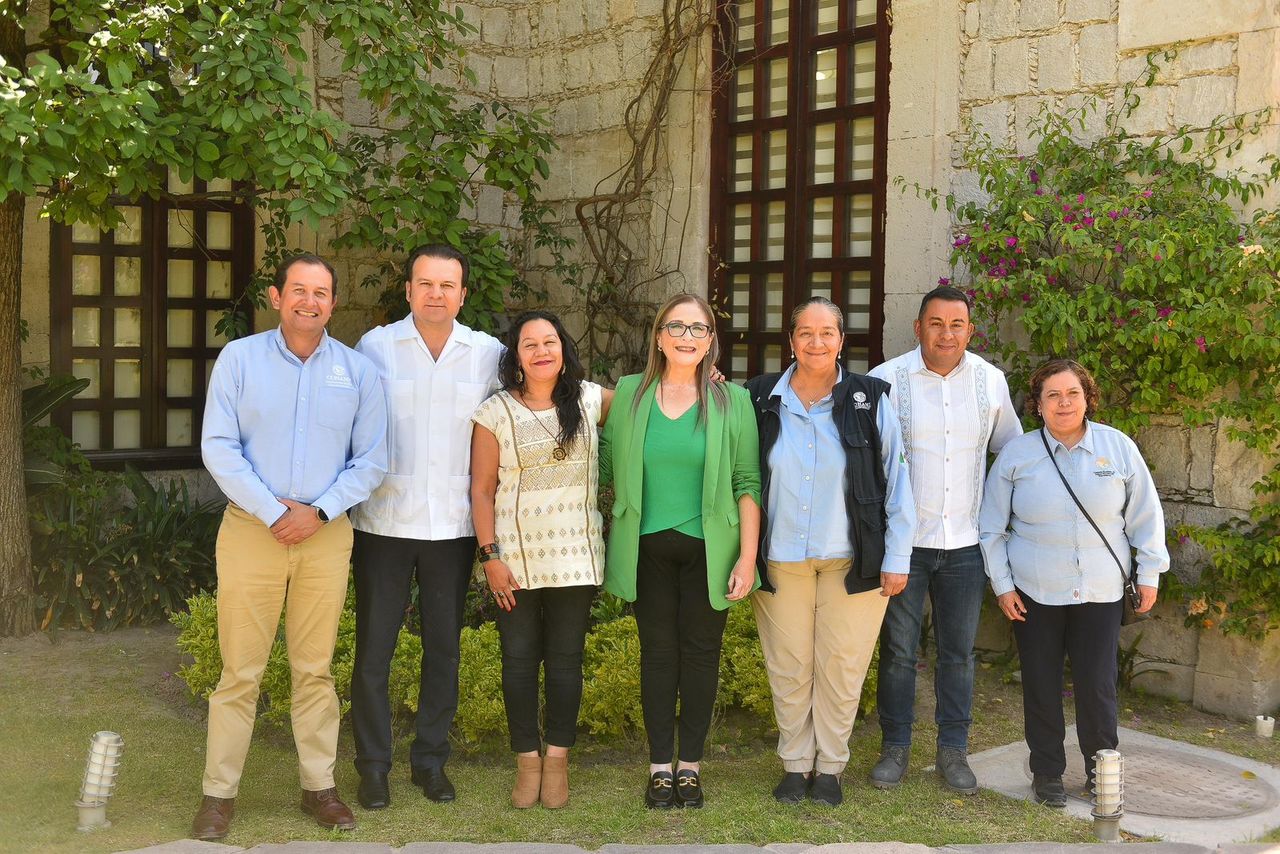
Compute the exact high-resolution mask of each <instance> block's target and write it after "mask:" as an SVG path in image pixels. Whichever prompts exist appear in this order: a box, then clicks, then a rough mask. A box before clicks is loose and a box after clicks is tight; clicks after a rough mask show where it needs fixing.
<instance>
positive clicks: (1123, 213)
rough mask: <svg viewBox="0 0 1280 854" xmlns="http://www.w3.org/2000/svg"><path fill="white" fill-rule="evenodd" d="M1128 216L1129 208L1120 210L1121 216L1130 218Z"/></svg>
mask: <svg viewBox="0 0 1280 854" xmlns="http://www.w3.org/2000/svg"><path fill="white" fill-rule="evenodd" d="M1128 215H1129V209H1128V208H1122V209H1121V210H1120V216H1128Z"/></svg>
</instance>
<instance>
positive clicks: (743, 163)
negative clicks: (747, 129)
mask: <svg viewBox="0 0 1280 854" xmlns="http://www.w3.org/2000/svg"><path fill="white" fill-rule="evenodd" d="M751 147H752V143H751V134H743V135H742V136H735V137H734V138H733V167H732V168H733V178H732V184H733V192H735V193H740V192H742V191H743V190H750V189H751Z"/></svg>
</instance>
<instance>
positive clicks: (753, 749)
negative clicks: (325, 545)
mask: <svg viewBox="0 0 1280 854" xmlns="http://www.w3.org/2000/svg"><path fill="white" fill-rule="evenodd" d="M174 637H175V633H174V631H173V630H171V629H169V628H168V627H157V628H152V629H131V630H125V631H120V632H115V633H112V634H106V635H95V634H88V633H79V632H63V633H58V634H55V635H53V636H46V635H37V636H33V637H30V638H23V639H17V640H6V641H2V642H0V685H2V686H3V693H2V694H0V732H2V733H4V735H5V749H6V756H5V759H4V761H3V762H0V851H6V852H7V851H14V852H27V851H50V852H57V851H119V850H124V849H130V848H138V847H143V846H146V845H150V844H155V843H158V842H166V841H170V840H173V839H177V838H181V837H183V836H185V834H186V832H187V829H188V827H189V823H190V820H191V817H192V814H193V812H194V810H195V807H196V805H197V803H198V802H199V795H200V792H199V786H200V774H201V769H202V767H203V751H204V735H205V730H204V716H203V715H204V713H203V709H202V708H201V704H197V703H194V702H192V701H191V700H189V699H188V698H187V696H186V693H185V686H184V685H183V684H182V682H181V681H180V680H178V679H177V678H176V677H172V676H170V675H169V674H171V673H172V672H173V671H174V670H175V669H176V667H177V665H178V663H179V658H178V654H177V652H176V650H175V648H174V645H173V641H174ZM926 681H931V680H925V679H922V680H921V688H922V690H921V692H920V693H921V712H922V713H921V714H920V715H919V717H920V718H921V719H922V720H925V721H927V723H925V724H922V725H919V726H918V728H917V736H916V744H917V745H918V746H917V748H916V751H915V753H914V755H913V757H912V762H913V772H912V773H911V774H910V775H909V776H908V778H907V781H906V782H904V783H903V785H902V786H901V787H899V788H898V789H897V790H895V791H893V792H879V791H877V790H874V789H872V788H871V787H870V786H869V785H868V784H867V783H866V782H865V779H866V772H867V770H868V769H869V768H870V766H871V764H872V763H873V762H874V761H875V756H876V751H877V748H878V746H879V730H878V728H877V727H876V725H875V723H874V720H872V721H870V722H859V724H858V726H857V727H856V728H855V730H854V737H853V748H852V749H853V757H852V759H851V762H850V768H849V771H848V772H847V773H846V777H845V783H846V786H845V791H846V798H847V800H846V802H845V804H844V805H843V806H841V807H839V808H836V809H828V808H819V807H817V806H813V805H808V804H805V805H801V806H798V807H784V806H782V805H779V804H777V803H775V802H774V801H773V799H772V798H771V797H770V794H769V792H770V789H771V788H772V786H773V784H774V783H775V782H776V778H777V777H778V775H779V773H780V767H779V765H778V762H777V758H776V757H775V756H774V754H773V747H774V738H775V737H776V736H775V734H774V733H773V732H772V731H770V730H768V729H767V728H766V727H765V726H762V725H761V724H760V723H759V722H758V721H753V720H722V721H718V722H717V724H716V726H715V728H714V729H713V731H712V737H711V744H710V746H709V748H708V755H707V757H706V760H705V762H704V772H703V774H704V776H703V779H704V782H705V785H706V787H707V806H706V808H705V809H703V810H701V811H692V810H690V811H673V812H670V813H655V812H651V811H649V810H646V809H644V808H643V805H642V800H641V796H642V791H643V786H644V783H645V779H646V776H647V764H646V762H645V751H644V749H643V747H642V745H641V744H640V743H639V742H636V743H632V744H617V743H610V744H600V743H595V742H593V741H592V740H591V739H590V738H588V737H584V738H582V739H580V743H579V748H578V750H576V751H575V755H574V758H573V761H572V764H571V766H570V774H571V788H572V800H571V802H570V805H569V806H568V807H567V808H566V809H563V810H558V811H554V812H553V811H550V810H542V809H539V808H535V809H532V810H515V809H513V808H512V807H511V806H510V805H509V802H508V795H509V793H510V786H511V781H512V776H513V766H514V763H513V761H512V760H511V759H510V757H509V755H508V754H507V753H506V751H505V750H504V749H503V747H502V746H501V745H496V744H495V745H491V746H489V747H487V748H484V749H474V750H458V751H457V752H456V753H455V757H454V759H453V760H451V761H450V764H449V772H450V776H451V777H452V779H453V780H454V782H455V783H456V784H457V787H458V790H459V793H460V794H459V799H458V801H457V802H455V803H453V804H449V805H437V804H432V803H430V802H428V801H426V800H425V799H424V798H423V797H422V796H421V794H420V793H419V791H418V790H417V789H415V788H413V787H412V786H410V785H409V783H408V780H407V776H408V772H407V765H406V763H405V757H404V754H405V750H406V746H405V743H404V742H402V743H401V745H400V751H401V753H400V755H398V757H397V760H398V765H397V767H396V769H395V770H394V772H393V776H392V805H391V807H390V808H389V809H387V810H383V811H381V812H372V813H370V812H363V811H361V810H359V809H358V808H357V818H358V820H359V822H360V826H359V827H358V828H357V830H355V831H354V832H353V833H350V834H332V835H331V834H329V833H327V832H325V831H323V830H321V829H320V828H319V827H317V826H316V825H315V824H314V823H312V822H311V820H310V819H308V818H307V817H306V816H304V815H303V814H302V813H301V812H300V811H299V810H298V807H297V800H298V782H297V773H296V760H295V756H294V752H293V745H292V741H291V740H290V738H289V736H288V734H287V733H284V732H281V731H279V730H275V729H272V728H270V727H268V726H263V727H261V728H260V729H259V732H258V733H257V734H256V736H255V739H254V743H253V747H252V749H251V750H250V753H249V760H248V765H247V767H246V769H245V775H244V782H243V784H242V786H241V790H240V797H239V799H238V802H237V807H238V813H237V817H236V821H235V823H234V824H233V826H232V833H231V835H230V836H229V837H228V838H227V839H226V842H227V843H229V844H234V845H239V846H244V847H248V846H251V845H256V844H259V843H265V842H283V841H287V840H294V839H297V840H314V839H330V838H334V839H350V840H352V841H366V842H371V841H377V842H386V843H390V844H392V845H403V844H406V843H409V842H414V841H426V840H444V841H466V842H498V841H539V842H563V843H571V844H575V845H580V846H582V847H584V848H595V847H598V846H600V845H603V844H605V843H609V842H619V843H643V844H663V843H670V844H677V843H693V842H697V843H727V842H738V843H748V844H764V843H768V842H790V841H795V842H811V843H827V842H847V841H884V840H898V841H903V842H921V843H925V844H929V845H935V846H936V845H942V844H947V843H974V842H1011V841H1030V840H1046V841H1064V842H1067V841H1089V840H1091V839H1092V838H1093V837H1092V833H1091V831H1090V827H1089V825H1088V824H1087V823H1085V822H1082V821H1078V820H1075V819H1071V818H1067V817H1065V816H1063V815H1061V814H1059V813H1054V812H1052V811H1049V810H1046V809H1042V808H1038V807H1034V806H1032V805H1030V804H1026V803H1022V802H1015V801H1011V800H1008V799H1006V798H1004V797H1002V796H999V795H996V794H992V793H988V792H983V793H981V794H979V795H977V796H976V797H973V798H963V797H959V796H956V795H954V794H951V793H949V792H947V791H946V790H944V789H943V788H942V787H940V786H939V785H938V783H937V782H936V781H935V779H934V777H933V776H932V775H925V774H920V773H918V771H916V770H915V769H918V768H920V767H922V766H925V765H928V764H930V763H931V762H932V761H933V757H932V745H933V735H934V733H933V731H932V729H933V728H932V723H931V719H932V699H931V694H930V693H929V691H928V690H926V689H927V686H926V685H925V684H924V683H925V682H926ZM464 690H465V686H464ZM977 694H978V696H977V698H976V701H975V707H976V709H977V713H976V717H977V720H976V721H975V723H974V729H973V734H972V745H971V746H972V749H973V750H974V751H975V752H976V751H978V750H984V749H986V748H989V747H994V746H997V745H1001V744H1006V743H1008V742H1010V741H1016V740H1019V739H1020V738H1021V727H1022V724H1021V702H1020V695H1019V693H1018V688H1017V686H1016V685H1007V684H1004V682H1003V681H1002V680H1001V679H1000V678H999V674H998V672H997V669H996V668H989V669H988V668H984V669H983V670H982V671H980V677H979V683H978V687H977ZM1121 723H1122V724H1123V725H1124V726H1129V727H1133V728H1135V729H1142V730H1146V731H1149V732H1154V733H1157V734H1159V735H1164V736H1168V737H1171V738H1180V739H1184V740H1186V741H1190V742H1194V743H1197V744H1207V745H1211V746H1214V747H1217V748H1219V749H1223V750H1227V751H1230V752H1233V753H1238V754H1241V755H1246V756H1251V757H1253V758H1255V759H1259V760H1261V761H1265V762H1271V763H1276V762H1280V746H1278V745H1277V743H1276V742H1275V741H1271V742H1261V741H1258V740H1257V739H1254V738H1253V736H1252V731H1251V728H1250V727H1247V726H1246V725H1244V724H1241V723H1237V722H1234V721H1228V720H1225V719H1222V718H1218V717H1214V716H1211V715H1205V714H1203V713H1200V712H1196V711H1194V710H1193V709H1191V708H1190V707H1188V706H1186V705H1183V704H1179V703H1171V702H1167V701H1164V700H1160V699H1158V698H1149V697H1145V696H1141V695H1134V696H1130V697H1126V698H1125V699H1124V701H1123V708H1122V712H1121ZM100 729H110V730H115V731H117V732H119V733H121V734H122V735H123V736H124V739H125V745H126V747H125V756H124V765H123V770H122V775H121V782H120V785H119V787H118V790H117V794H116V797H115V798H114V799H113V800H112V802H111V805H110V807H109V809H108V815H109V817H110V819H111V821H112V822H113V826H112V827H111V828H110V829H107V830H102V831H98V832H96V833H93V834H88V835H86V834H81V833H78V832H77V831H76V830H75V824H76V810H75V807H74V801H75V800H76V797H77V795H78V790H79V781H80V776H81V773H82V771H83V769H84V760H85V755H86V752H87V749H88V744H89V737H90V735H91V734H92V733H93V732H95V731H96V730H100ZM352 754H353V751H352V748H351V743H350V733H349V731H348V729H347V728H346V727H344V730H343V742H342V744H341V746H340V748H339V766H338V786H339V791H340V792H341V793H342V794H343V795H344V796H346V797H347V799H348V800H349V802H350V803H352V804H353V805H354V803H355V785H356V775H355V771H354V769H353V768H352V765H351V757H352Z"/></svg>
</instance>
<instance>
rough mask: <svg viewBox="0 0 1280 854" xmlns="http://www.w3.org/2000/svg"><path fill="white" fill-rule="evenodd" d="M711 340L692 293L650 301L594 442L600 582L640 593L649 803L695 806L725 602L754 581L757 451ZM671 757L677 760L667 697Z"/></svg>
mask: <svg viewBox="0 0 1280 854" xmlns="http://www.w3.org/2000/svg"><path fill="white" fill-rule="evenodd" d="M718 353H719V347H718V345H717V342H716V336H715V317H714V315H713V314H712V312H711V307H710V306H709V305H707V303H706V301H705V300H703V299H702V298H701V297H697V296H694V295H692V294H679V295H677V296H675V297H672V298H671V299H670V300H668V301H667V303H666V305H664V306H663V307H662V309H661V310H660V311H659V312H658V315H657V317H656V318H655V320H654V324H653V334H652V336H651V337H650V339H649V360H648V363H647V364H646V366H645V371H644V373H643V374H638V375H632V376H627V377H623V378H622V379H621V380H620V381H619V382H618V388H617V391H616V392H615V394H614V403H613V407H612V412H613V417H611V418H610V419H609V420H608V422H607V423H606V424H605V429H604V433H603V435H602V436H601V440H600V477H601V483H607V482H609V481H612V482H613V484H614V493H615V498H614V504H613V528H612V530H611V531H610V533H609V548H608V552H607V556H606V558H605V573H604V586H605V589H606V590H608V591H609V592H610V593H613V594H615V595H617V596H620V597H621V598H623V599H625V600H627V601H628V602H634V603H635V615H636V625H637V627H638V628H639V634H640V702H641V705H642V707H643V712H644V724H645V730H646V732H647V734H648V737H649V763H650V765H649V785H648V788H647V789H646V791H645V804H646V805H647V806H649V807H653V808H659V809H663V808H669V807H673V806H685V807H700V806H702V799H703V798H702V785H701V781H700V778H699V769H700V762H701V759H702V750H703V745H704V743H705V742H706V737H707V729H708V728H709V727H710V725H711V713H712V710H713V708H714V706H715V699H716V681H717V677H718V675H719V669H720V645H721V640H722V638H723V635H724V626H725V620H726V617H727V613H726V609H727V608H728V607H729V606H730V605H732V604H733V603H734V602H737V601H739V600H741V599H743V598H745V597H746V596H747V595H748V594H750V593H751V591H752V590H754V589H755V588H757V587H759V586H760V582H759V579H758V578H757V577H756V567H755V562H756V550H757V547H758V543H759V532H760V504H759V502H760V459H759V439H758V437H757V434H756V419H755V413H754V410H753V409H752V406H751V398H750V396H749V395H748V394H747V392H746V390H745V389H743V388H742V387H741V386H736V385H732V384H730V383H712V382H711V380H710V374H711V369H712V367H713V365H714V364H715V361H716V357H717V355H718ZM677 699H678V700H679V702H680V723H679V730H680V756H679V762H678V763H677V765H676V766H675V773H674V775H673V773H672V760H673V759H674V758H675V734H676V702H677Z"/></svg>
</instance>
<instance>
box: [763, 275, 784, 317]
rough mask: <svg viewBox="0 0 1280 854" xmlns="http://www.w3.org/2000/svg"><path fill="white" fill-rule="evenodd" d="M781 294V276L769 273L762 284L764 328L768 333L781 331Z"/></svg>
mask: <svg viewBox="0 0 1280 854" xmlns="http://www.w3.org/2000/svg"><path fill="white" fill-rule="evenodd" d="M782 294H783V287H782V274H781V273H770V274H769V276H768V278H766V279H765V282H764V328H765V329H767V330H769V331H770V332H781V331H783V325H782Z"/></svg>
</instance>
